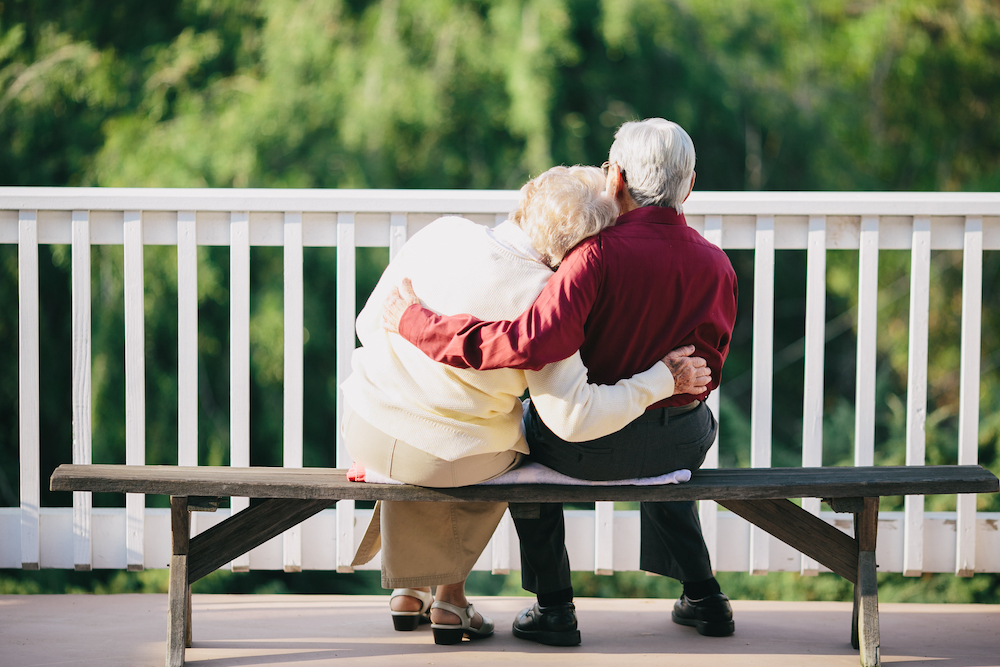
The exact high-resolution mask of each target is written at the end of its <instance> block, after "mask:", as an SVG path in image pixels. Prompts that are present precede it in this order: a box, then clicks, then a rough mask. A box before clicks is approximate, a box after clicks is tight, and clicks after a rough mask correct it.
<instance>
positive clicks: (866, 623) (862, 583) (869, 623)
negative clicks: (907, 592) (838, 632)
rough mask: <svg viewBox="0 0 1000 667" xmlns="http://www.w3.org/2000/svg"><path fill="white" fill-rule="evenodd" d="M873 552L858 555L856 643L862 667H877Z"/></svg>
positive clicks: (876, 607)
mask: <svg viewBox="0 0 1000 667" xmlns="http://www.w3.org/2000/svg"><path fill="white" fill-rule="evenodd" d="M875 569H876V566H875V552H874V551H862V552H861V553H859V554H858V583H857V589H858V594H857V596H858V643H859V650H860V652H861V665H862V667H879V665H880V664H881V656H880V651H879V643H880V638H879V627H878V581H877V579H876V576H875Z"/></svg>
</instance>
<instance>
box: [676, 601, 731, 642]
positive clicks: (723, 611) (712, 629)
mask: <svg viewBox="0 0 1000 667" xmlns="http://www.w3.org/2000/svg"><path fill="white" fill-rule="evenodd" d="M670 617H671V618H672V619H673V621H674V623H678V624H680V625H689V626H691V627H693V628H694V629H695V630H697V631H698V634H700V635H706V636H708V637H728V636H729V635H731V634H733V632H735V630H736V624H735V623H733V608H732V607H730V606H729V598H727V597H726V596H725V595H723V594H722V593H716V594H715V595H709V596H708V597H704V598H701V599H700V600H692V599H690V598H689V597H688V596H686V595H682V596H681V599H680V600H678V601H677V602H675V603H674V611H673V613H671V614H670Z"/></svg>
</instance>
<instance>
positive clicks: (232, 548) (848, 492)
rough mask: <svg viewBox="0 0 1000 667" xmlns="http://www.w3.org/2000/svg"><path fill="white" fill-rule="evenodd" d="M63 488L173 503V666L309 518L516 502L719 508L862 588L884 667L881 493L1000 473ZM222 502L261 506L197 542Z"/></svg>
mask: <svg viewBox="0 0 1000 667" xmlns="http://www.w3.org/2000/svg"><path fill="white" fill-rule="evenodd" d="M50 488H51V489H52V490H53V491H91V492H104V493H109V492H110V493H145V494H166V495H171V496H172V497H171V502H170V506H171V510H172V511H171V517H172V530H173V549H172V552H171V561H170V567H171V572H170V591H169V596H168V598H169V605H170V607H169V615H168V619H169V620H168V623H167V633H168V639H167V666H168V667H181V665H183V664H184V649H185V647H186V646H187V647H190V646H191V584H192V583H193V582H195V581H197V580H198V579H200V578H202V577H204V576H205V575H207V574H209V573H211V572H213V571H214V570H216V569H217V568H219V567H221V566H223V565H225V564H226V563H228V562H230V561H232V560H233V559H234V558H236V557H237V556H241V555H242V554H244V553H246V552H248V551H250V550H251V549H253V548H254V547H256V546H259V545H260V544H263V543H264V542H266V541H267V540H270V539H271V538H273V537H276V536H277V535H280V534H281V533H283V532H284V531H285V530H288V529H289V528H291V527H293V526H295V525H297V524H299V523H300V522H302V521H305V520H306V519H308V518H309V517H311V516H313V515H314V514H316V513H318V512H320V511H321V510H323V509H325V508H326V507H329V506H331V505H334V504H336V502H337V500H339V499H342V498H343V499H353V500H397V501H398V500H402V501H421V502H427V501H455V500H466V501H477V502H509V503H511V505H510V507H511V510H512V512H526V513H531V512H532V511H533V510H534V511H536V512H537V507H538V505H537V504H538V503H540V502H595V501H629V502H634V501H648V502H663V501H671V500H673V501H676V500H706V499H707V500H715V501H717V502H718V503H719V504H720V505H722V506H723V507H725V508H727V509H729V510H730V511H732V512H734V513H735V514H737V515H739V516H741V517H743V518H744V519H746V520H747V521H749V522H750V523H752V524H754V525H756V526H759V527H760V528H763V529H764V530H765V531H767V532H768V533H770V534H771V535H773V536H775V537H776V538H778V539H779V540H782V541H783V542H785V543H786V544H788V545H790V546H792V547H793V548H795V549H797V550H799V551H801V552H802V553H804V554H805V555H807V556H809V557H811V558H813V559H814V560H816V561H817V562H819V563H822V564H823V565H824V566H826V567H828V568H829V569H830V570H832V571H833V572H836V573H837V574H839V575H840V576H842V577H844V578H845V579H847V580H848V581H850V582H851V583H853V584H854V613H853V622H852V624H851V643H852V645H853V646H854V648H856V649H858V651H859V652H860V657H861V664H862V666H863V667H878V666H879V660H880V656H879V652H880V646H879V624H878V582H877V579H876V569H877V568H876V565H875V543H876V538H877V535H878V499H879V496H893V495H928V494H935V493H995V492H996V491H997V490H998V489H1000V481H998V480H997V478H996V476H995V475H993V474H992V473H991V472H989V471H988V470H985V469H984V468H982V467H981V466H871V467H855V468H849V467H843V468H837V467H828V468H768V469H762V468H743V469H721V470H699V471H696V472H695V473H694V475H693V476H692V478H691V481H689V482H687V483H685V484H679V485H665V486H643V487H632V486H603V487H597V486H583V485H581V486H562V485H543V484H525V485H517V486H497V485H485V486H467V487H456V488H444V489H432V488H426V487H416V486H408V485H405V484H399V485H395V484H355V483H353V482H350V481H349V480H348V479H347V471H346V470H341V469H327V468H294V469H290V468H284V469H282V468H231V467H229V466H222V467H207V466H205V467H182V466H129V465H124V466H122V465H71V464H64V465H61V466H59V467H58V468H57V469H56V470H55V472H53V473H52V480H51V484H50ZM219 496H229V497H232V496H239V497H245V498H256V499H259V500H257V501H255V502H254V504H252V505H251V506H250V507H249V508H248V509H245V510H243V511H242V512H238V513H236V514H234V515H232V516H230V517H229V518H227V519H226V520H225V521H223V522H222V523H220V524H218V525H216V526H214V527H213V528H210V529H209V530H207V531H205V532H204V533H202V534H200V535H198V536H196V537H194V538H190V528H191V523H190V516H189V512H190V511H201V510H207V511H213V510H214V509H215V508H216V507H217V506H218V501H217V498H218V497H219ZM787 498H822V499H824V500H825V502H827V503H828V504H829V505H830V506H831V507H832V508H833V510H834V511H836V512H849V513H853V514H854V526H855V536H854V537H853V538H852V537H850V536H849V535H845V534H844V533H842V532H841V531H839V530H837V529H836V528H834V527H833V526H831V525H829V524H827V523H826V522H825V521H823V520H822V519H820V518H819V517H816V516H813V515H812V514H810V513H809V512H807V511H805V510H803V509H802V508H800V507H799V506H798V505H796V504H794V503H793V502H791V501H790V500H787Z"/></svg>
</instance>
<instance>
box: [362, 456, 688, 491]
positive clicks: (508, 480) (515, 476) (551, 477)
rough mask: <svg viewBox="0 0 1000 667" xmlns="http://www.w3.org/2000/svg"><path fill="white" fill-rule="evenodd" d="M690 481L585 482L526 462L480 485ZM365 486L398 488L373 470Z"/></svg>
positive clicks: (677, 476)
mask: <svg viewBox="0 0 1000 667" xmlns="http://www.w3.org/2000/svg"><path fill="white" fill-rule="evenodd" d="M689 479H691V471H690V470H683V469H682V470H675V471H673V472H669V473H667V474H666V475H657V476H656V477H636V478H633V479H612V480H604V481H592V480H589V479H576V478H574V477H570V476H568V475H564V474H562V473H561V472H556V471H555V470H553V469H552V468H549V467H547V466H543V465H542V464H541V463H535V462H529V463H525V464H524V465H522V466H519V467H517V468H514V469H513V470H508V471H507V472H505V473H504V474H502V475H500V476H499V477H494V478H493V479H488V480H486V481H485V482H480V483H479V485H485V484H564V485H577V486H658V485H660V484H680V483H682V482H686V481H688V480H689ZM365 482H366V483H369V484H402V482H397V481H396V480H394V479H390V478H389V477H386V476H385V475H381V474H379V473H377V472H375V471H374V470H367V469H366V470H365Z"/></svg>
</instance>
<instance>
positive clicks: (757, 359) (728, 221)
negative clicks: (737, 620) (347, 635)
mask: <svg viewBox="0 0 1000 667" xmlns="http://www.w3.org/2000/svg"><path fill="white" fill-rule="evenodd" d="M516 199H517V193H516V192H508V191H400V190H207V189H202V190H161V189H115V188H102V189H86V188H0V244H14V243H16V244H17V245H18V281H19V282H18V289H19V302H18V327H19V329H18V330H19V346H18V364H19V366H18V368H19V396H20V407H19V409H20V412H19V433H20V443H19V447H20V450H19V451H20V507H16V508H0V567H2V568H12V567H23V568H25V569H35V568H38V567H58V568H76V569H83V570H86V569H91V568H128V569H131V570H138V569H142V568H162V567H166V566H167V563H168V559H169V553H170V550H169V542H168V536H169V530H168V522H169V518H168V517H169V510H165V509H154V508H146V507H145V499H144V497H143V496H141V495H134V494H130V495H129V496H128V497H127V499H126V504H125V505H126V506H125V508H124V509H120V508H119V509H102V508H93V507H92V505H91V497H90V494H89V493H75V494H74V497H73V507H72V508H71V509H70V508H48V507H46V508H43V507H40V502H39V501H40V493H39V489H40V486H41V484H43V483H46V480H42V479H40V467H39V446H40V443H39V377H38V375H39V370H38V369H39V354H40V353H41V352H43V351H41V350H39V342H38V341H39V331H38V319H39V318H38V304H39V294H38V246H39V244H71V245H72V272H71V273H72V276H71V281H72V303H73V313H72V323H73V324H72V327H73V335H72V340H73V343H72V344H73V414H72V420H73V462H74V463H83V464H85V463H90V462H91V419H90V417H91V375H90V372H91V356H90V355H91V351H90V346H91V341H90V331H91V318H92V313H91V297H90V281H91V266H90V248H91V246H92V245H96V244H112V245H122V246H123V247H124V260H125V272H124V286H125V287H124V290H125V304H124V305H125V377H126V413H125V425H126V428H125V431H126V461H125V462H126V463H129V464H144V463H145V400H144V395H145V392H144V389H145V382H144V335H143V334H144V329H143V325H144V322H143V296H144V285H143V248H144V246H146V245H175V246H176V247H177V288H178V332H179V333H178V342H177V345H178V369H177V373H178V386H179V388H180V390H179V395H178V436H179V437H178V440H179V442H178V450H177V453H178V462H179V463H180V464H181V465H197V462H198V451H197V447H198V439H197V434H198V423H197V419H198V406H197V403H196V396H197V390H196V387H197V383H198V367H197V363H198V361H197V359H198V355H197V352H198V349H197V348H198V346H197V340H198V337H197V333H198V308H197V274H198V262H197V252H196V251H197V246H199V245H223V246H229V247H230V262H231V266H230V323H231V330H230V336H231V345H230V355H231V356H230V373H231V376H230V393H231V408H230V409H231V413H230V419H231V422H230V460H231V464H232V465H234V466H245V465H249V462H250V428H249V424H250V402H249V387H250V345H249V331H250V271H251V266H250V247H251V246H266V245H269V246H283V247H284V294H285V298H284V308H285V310H284V330H285V335H284V346H285V348H284V364H285V368H284V431H283V443H280V444H281V445H282V446H283V464H284V466H285V467H300V466H302V422H303V408H302V403H303V393H302V392H303V390H302V387H303V375H304V369H303V355H302V349H303V338H302V331H303V294H304V292H305V290H307V289H309V286H308V285H305V284H303V272H302V261H303V260H302V258H303V247H313V246H328V247H330V246H336V248H337V314H336V324H337V368H338V378H337V383H338V385H339V384H340V383H341V382H342V381H343V380H344V379H345V377H346V374H347V373H348V372H349V369H350V357H351V354H352V352H353V349H354V313H355V310H356V304H355V252H354V251H355V248H357V247H361V246H381V247H388V248H389V251H390V256H393V255H395V253H396V252H397V251H398V250H399V248H400V247H401V246H402V245H403V243H405V241H406V239H407V237H408V236H409V235H410V234H413V233H414V232H415V231H417V230H418V229H420V228H421V227H423V226H425V225H426V224H428V223H429V222H430V221H432V220H433V219H435V218H436V217H437V216H439V215H441V214H460V215H465V216H466V217H469V218H471V219H473V220H475V221H477V222H480V223H483V224H487V225H493V224H495V223H496V222H498V221H502V220H503V219H505V218H506V215H507V213H508V212H509V211H510V210H511V209H512V208H513V206H514V204H515V202H516ZM686 213H687V218H688V222H689V224H691V226H692V227H694V228H695V229H697V230H698V231H699V232H701V233H702V234H703V235H704V236H705V237H706V238H707V239H708V240H710V241H712V242H713V243H715V244H717V245H720V246H721V247H723V248H726V249H753V250H754V251H755V253H754V257H755V259H754V293H753V295H752V302H753V351H752V352H753V373H752V376H753V384H752V399H751V465H752V466H754V467H768V466H770V464H771V398H772V390H773V388H772V384H771V383H772V369H773V364H772V356H773V340H774V338H773V321H774V280H775V275H774V260H775V252H776V250H781V249H805V250H807V256H808V260H807V262H808V268H807V285H806V297H805V298H806V333H805V374H804V387H803V390H804V395H805V403H804V406H803V424H804V426H803V448H802V465H804V466H817V465H821V462H822V447H823V429H822V421H823V370H824V329H825V323H826V322H825V320H826V314H825V298H826V251H827V250H830V249H855V250H859V264H860V271H859V276H858V301H859V308H858V321H857V335H858V359H857V394H856V398H855V408H856V421H855V437H854V442H855V457H854V458H855V463H856V465H870V464H872V462H873V457H874V447H875V409H876V405H875V377H876V376H875V371H876V336H877V328H876V322H877V287H878V285H877V282H878V281H877V278H878V256H879V250H880V249H890V248H891V249H910V250H911V255H912V265H911V304H910V327H909V332H910V334H909V335H910V344H909V372H908V380H907V381H908V391H907V408H906V411H907V417H906V419H907V421H906V423H907V436H906V463H907V464H908V465H922V464H923V463H924V461H925V455H924V425H925V418H926V408H925V404H926V387H927V344H928V343H927V341H928V321H929V314H928V298H927V293H928V285H929V277H930V253H931V250H938V249H955V250H962V251H963V253H964V255H963V257H964V267H963V270H964V274H963V288H962V333H961V369H960V372H961V378H960V383H961V394H960V405H959V448H958V449H959V461H958V462H959V463H961V464H973V463H977V435H978V423H979V374H980V345H981V332H980V327H981V313H982V262H983V252H984V250H998V249H1000V194H952V193H728V192H701V193H695V194H694V195H692V197H691V199H690V200H689V202H688V203H687V205H686ZM749 297H750V295H743V297H742V298H743V299H747V298H749ZM98 316H100V314H98ZM987 352H989V351H987ZM720 392H722V393H724V392H725V386H723V387H722V388H721V389H720V391H717V392H715V393H714V394H713V395H712V397H711V399H710V404H711V405H712V407H713V410H714V411H715V412H716V414H718V400H719V393H720ZM342 410H343V401H342V397H341V395H340V394H339V393H338V397H337V415H338V423H339V419H340V415H341V413H342ZM69 417H70V415H67V418H69ZM278 444H279V443H255V445H256V446H262V447H274V446H278ZM349 463H350V461H349V458H348V455H347V452H346V450H345V449H344V443H343V442H342V440H341V436H340V434H339V429H338V434H337V465H338V466H341V467H346V466H348V465H349ZM717 465H718V446H716V447H714V448H713V449H712V450H711V452H710V453H709V460H708V461H707V462H706V466H707V467H713V466H717ZM247 503H248V501H247V499H238V498H234V499H233V500H232V509H231V510H230V511H238V510H240V509H242V508H245V507H246V506H247ZM803 503H804V506H805V507H806V508H807V509H809V510H810V511H812V512H814V513H818V514H820V516H823V517H824V518H825V519H827V520H828V521H830V522H831V523H834V524H835V525H838V526H840V527H841V528H843V529H844V530H850V528H851V520H850V518H849V515H839V516H837V515H834V514H833V513H826V512H824V513H820V512H819V501H818V500H815V499H806V500H804V501H803ZM228 514H229V511H227V510H220V511H219V512H218V513H216V514H200V515H196V518H197V524H196V527H195V530H199V531H200V530H204V529H206V528H208V527H209V526H211V525H213V524H214V523H216V522H218V521H219V520H221V519H222V518H224V517H225V516H228ZM366 514H367V512H365V511H361V510H357V511H356V510H355V508H354V503H353V502H352V501H342V502H341V503H339V504H338V506H337V507H336V508H335V509H333V510H327V511H325V512H322V513H320V514H319V515H317V516H316V517H314V518H312V519H310V520H309V521H306V522H305V523H303V524H302V525H301V526H300V527H298V528H295V529H293V530H290V531H288V532H287V533H286V534H285V535H283V536H282V537H281V538H280V539H279V538H276V539H274V540H272V541H271V542H269V543H267V544H265V545H262V546H261V547H259V548H257V549H255V550H254V551H253V552H251V553H250V554H248V555H247V556H244V557H242V558H240V559H238V560H237V561H234V563H233V565H232V567H233V569H236V570H246V569H249V568H251V567H252V568H254V569H285V570H288V571H295V570H299V569H302V568H306V569H336V570H339V571H350V566H349V563H350V562H351V559H352V556H353V550H354V548H355V544H356V540H357V538H358V535H359V531H360V530H362V529H363V527H364V525H365V515H366ZM701 516H702V523H703V527H704V530H705V534H706V538H707V541H708V544H709V547H710V550H711V553H712V556H713V563H714V564H715V566H716V568H717V569H718V570H721V571H749V572H752V573H764V572H769V571H801V572H803V573H805V574H812V573H815V572H816V571H817V569H818V568H817V564H816V563H815V562H812V561H811V560H810V559H808V558H804V557H802V556H801V555H800V554H799V553H798V552H796V551H794V550H792V549H791V548H789V547H787V546H786V545H784V544H782V543H780V542H778V541H777V540H775V539H773V538H771V537H769V536H768V535H767V534H766V533H763V532H761V531H760V530H759V529H757V528H752V527H751V526H749V524H747V523H746V522H745V521H743V520H742V519H740V518H739V517H736V516H735V515H732V514H731V513H729V512H717V511H716V505H715V503H713V502H710V501H705V502H702V503H701ZM193 518H194V517H193ZM998 520H1000V514H987V513H978V514H977V512H976V504H975V496H974V495H972V496H959V497H958V502H957V511H956V512H942V513H931V512H926V513H925V512H924V505H923V499H922V498H919V497H911V498H907V499H906V505H905V511H903V512H883V513H882V515H881V516H880V533H881V534H880V540H879V565H880V569H881V570H882V571H890V572H903V573H905V574H908V575H917V574H920V573H922V572H955V573H957V574H960V575H965V576H968V575H971V574H972V573H973V572H1000V531H997V529H996V527H997V522H998ZM638 523H639V522H638V516H637V513H636V512H628V511H617V512H616V511H614V510H613V507H612V505H611V504H610V503H598V507H597V509H596V510H595V511H593V512H587V511H574V512H570V517H569V521H568V542H569V545H568V546H569V548H570V555H571V559H572V562H573V565H574V567H575V568H576V569H580V570H594V571H596V572H599V573H608V572H612V571H616V570H635V569H638ZM516 540H517V538H516V535H515V533H514V531H513V530H511V525H510V523H509V519H505V520H504V522H502V523H501V525H500V528H499V529H498V531H497V533H496V535H495V536H494V538H493V542H492V545H491V547H490V548H489V549H487V551H486V552H484V555H483V557H482V558H481V559H480V562H479V563H478V564H477V569H486V570H492V571H494V572H498V573H499V572H506V571H509V570H510V569H517V567H518V561H517V542H516ZM378 566H379V563H378V559H376V560H375V561H373V562H372V563H370V564H369V565H368V566H366V568H377V567H378ZM820 569H821V568H820Z"/></svg>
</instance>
